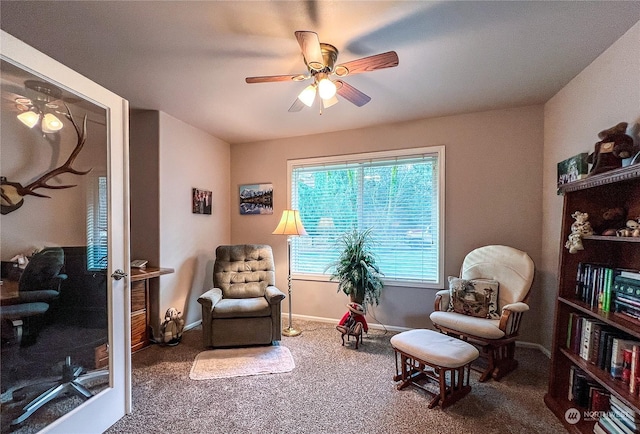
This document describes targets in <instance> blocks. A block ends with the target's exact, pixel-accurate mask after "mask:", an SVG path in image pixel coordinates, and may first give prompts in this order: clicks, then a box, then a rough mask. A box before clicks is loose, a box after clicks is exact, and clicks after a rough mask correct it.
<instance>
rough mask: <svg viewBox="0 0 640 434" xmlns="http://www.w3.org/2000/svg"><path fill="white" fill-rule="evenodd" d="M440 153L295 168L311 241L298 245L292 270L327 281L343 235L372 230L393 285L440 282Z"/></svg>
mask: <svg viewBox="0 0 640 434" xmlns="http://www.w3.org/2000/svg"><path fill="white" fill-rule="evenodd" d="M438 180H439V177H438V154H437V153H433V154H430V153H428V154H421V155H412V156H404V157H397V158H385V159H376V160H372V159H367V160H352V161H344V162H339V163H337V162H331V163H326V164H313V163H311V164H300V165H295V164H294V165H293V166H292V169H291V202H292V203H291V206H292V208H294V209H298V210H299V211H300V216H301V219H302V222H303V224H304V226H305V229H306V230H307V232H308V234H309V236H305V237H295V238H294V239H293V240H292V257H291V263H292V271H293V273H296V274H325V273H326V272H327V266H328V264H330V263H331V262H332V261H334V260H335V259H336V258H337V257H338V254H339V252H340V236H341V234H343V233H344V232H346V231H349V230H351V229H352V228H357V229H359V230H364V229H367V228H372V229H373V230H372V235H373V238H374V251H375V253H376V256H377V259H378V264H379V266H380V270H381V271H382V272H383V273H384V275H385V278H386V279H387V280H396V281H407V282H426V283H429V282H437V281H438V273H439V269H440V268H439V264H438V261H439V257H440V256H439V252H438V249H439V246H440V243H439V238H440V230H439V227H438V222H439V216H438V212H439V202H438V195H439V194H440V190H439V187H440V186H439V185H438Z"/></svg>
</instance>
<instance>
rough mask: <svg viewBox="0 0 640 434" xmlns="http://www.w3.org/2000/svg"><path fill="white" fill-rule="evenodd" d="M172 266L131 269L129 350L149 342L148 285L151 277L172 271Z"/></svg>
mask: <svg viewBox="0 0 640 434" xmlns="http://www.w3.org/2000/svg"><path fill="white" fill-rule="evenodd" d="M173 271H174V270H173V269H172V268H158V267H147V268H144V269H140V268H132V269H131V352H132V353H133V352H136V351H138V350H141V349H142V348H144V347H146V346H148V345H149V344H150V343H151V337H152V336H151V333H152V330H151V326H150V324H151V321H150V320H151V318H150V317H149V313H150V306H151V304H150V303H151V301H150V298H149V286H150V282H151V279H156V278H158V277H160V276H161V275H163V274H169V273H173Z"/></svg>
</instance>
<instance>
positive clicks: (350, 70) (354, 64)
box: [333, 51, 398, 77]
mask: <svg viewBox="0 0 640 434" xmlns="http://www.w3.org/2000/svg"><path fill="white" fill-rule="evenodd" d="M395 66H398V53H396V52H395V51H387V52H386V53H381V54H375V55H373V56H369V57H363V58H362V59H356V60H352V61H350V62H346V63H342V64H340V65H337V66H336V67H335V68H333V71H334V73H335V74H336V75H337V76H338V77H344V76H346V75H349V74H359V73H361V72H369V71H375V70H376V69H384V68H393V67H395Z"/></svg>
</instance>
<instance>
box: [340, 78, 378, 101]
mask: <svg viewBox="0 0 640 434" xmlns="http://www.w3.org/2000/svg"><path fill="white" fill-rule="evenodd" d="M335 82H336V84H337V87H338V90H337V93H338V95H340V96H341V97H343V98H344V99H346V100H347V101H349V102H351V103H353V104H355V105H357V106H358V107H362V106H363V105H365V104H366V103H368V102H369V101H371V97H370V96H368V95H366V94H364V93H362V92H360V91H359V90H358V89H356V88H355V87H353V86H351V85H350V84H348V83H345V82H344V81H342V80H336V81H335Z"/></svg>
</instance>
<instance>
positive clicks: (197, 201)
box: [191, 188, 212, 214]
mask: <svg viewBox="0 0 640 434" xmlns="http://www.w3.org/2000/svg"><path fill="white" fill-rule="evenodd" d="M191 197H192V200H191V202H192V207H193V213H194V214H211V209H212V206H211V198H212V193H211V191H209V190H203V189H201V188H194V189H192V196H191Z"/></svg>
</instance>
